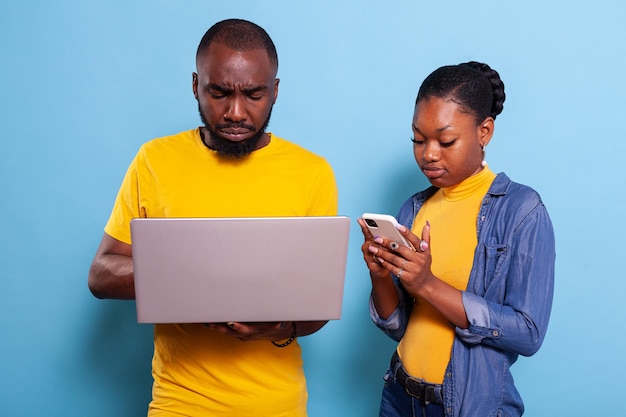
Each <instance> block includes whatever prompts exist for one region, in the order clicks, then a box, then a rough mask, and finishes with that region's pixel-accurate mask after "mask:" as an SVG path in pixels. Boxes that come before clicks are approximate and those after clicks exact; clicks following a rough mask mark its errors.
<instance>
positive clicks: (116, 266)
mask: <svg viewBox="0 0 626 417" xmlns="http://www.w3.org/2000/svg"><path fill="white" fill-rule="evenodd" d="M88 283H89V289H90V290H91V293H92V294H93V295H94V296H96V297H97V298H117V299H123V300H133V299H135V282H134V277H133V258H132V251H131V245H129V244H128V243H124V242H121V241H119V240H117V239H115V238H113V237H111V236H109V235H108V234H106V233H105V234H104V236H103V237H102V241H101V242H100V247H99V248H98V250H97V252H96V256H95V257H94V260H93V262H92V264H91V268H90V269H89V278H88Z"/></svg>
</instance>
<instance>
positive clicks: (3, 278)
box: [0, 0, 626, 417]
mask: <svg viewBox="0 0 626 417" xmlns="http://www.w3.org/2000/svg"><path fill="white" fill-rule="evenodd" d="M228 17H241V18H246V19H250V20H253V21H255V22H257V23H259V24H260V25H261V26H263V27H265V29H266V30H267V31H268V32H269V34H270V35H271V36H272V37H273V39H274V41H275V43H276V45H277V48H278V53H279V59H280V69H279V77H280V78H281V83H280V94H279V99H278V102H277V104H276V106H275V108H274V113H273V119H272V123H271V125H270V130H271V131H273V132H275V133H277V134H279V135H280V136H282V137H285V138H287V139H290V140H293V141H295V142H298V143H300V144H302V145H304V146H305V147H308V148H309V149H311V150H313V151H315V152H318V153H320V154H322V155H324V156H326V157H327V158H328V160H329V161H330V162H331V164H332V165H333V166H334V168H335V173H336V176H337V181H338V185H339V190H340V212H341V214H346V215H349V216H351V217H352V218H353V219H356V218H357V217H358V215H360V214H361V213H362V212H364V211H378V212H389V213H392V214H395V212H396V210H397V209H398V207H399V205H400V204H401V202H402V201H403V200H404V199H405V198H406V197H408V196H409V195H410V194H412V193H413V192H414V191H417V190H418V189H422V188H424V187H425V186H426V182H425V180H424V178H423V177H422V175H421V173H420V172H419V171H418V170H417V168H416V165H415V162H414V160H413V157H412V146H411V143H410V141H409V138H410V135H411V130H410V123H411V116H412V112H413V102H414V99H415V95H416V92H417V89H418V87H419V84H420V82H421V81H422V79H423V78H424V77H425V76H426V75H427V74H428V73H430V72H431V71H432V70H433V69H435V68H436V67H439V66H441V65H446V64H454V63H460V62H464V61H468V60H479V61H484V62H487V63H489V64H490V65H492V66H493V67H494V68H495V69H497V70H498V71H499V72H500V74H501V76H502V78H503V80H504V82H505V84H506V89H507V101H506V103H505V109H504V112H503V113H502V115H501V116H500V117H498V120H497V122H496V133H495V136H494V139H493V140H492V142H491V144H490V146H489V148H488V152H487V160H488V161H489V163H490V166H491V167H492V169H494V170H495V171H497V172H499V171H506V172H507V174H509V176H510V177H511V178H513V179H514V180H517V181H518V182H522V183H526V184H528V185H531V186H533V187H534V188H535V189H537V190H538V191H539V192H540V193H541V195H542V196H543V198H544V201H545V203H546V205H547V207H548V209H549V212H550V214H551V216H552V218H553V221H554V225H555V229H556V233H557V252H558V260H557V287H556V295H555V302H554V310H553V316H552V321H551V324H550V328H549V331H548V336H547V338H546V341H545V344H544V346H543V348H542V350H540V351H539V353H538V354H537V355H535V356H534V357H532V358H530V359H527V358H521V359H520V360H519V361H518V363H517V364H516V365H515V366H514V368H513V371H514V375H515V377H516V381H517V384H518V387H519V389H520V391H521V393H522V396H523V397H524V399H525V401H526V405H527V415H529V416H555V415H558V416H589V415H614V414H615V412H618V411H616V410H620V409H623V407H622V399H621V393H622V389H621V388H622V385H623V382H622V376H623V375H624V373H626V366H625V364H626V360H625V359H624V354H623V353H622V352H623V349H624V342H625V340H624V339H625V337H624V330H623V329H624V322H625V321H626V313H625V311H626V309H624V301H623V299H624V292H625V290H626V283H625V281H624V271H623V270H624V262H623V259H624V255H623V236H624V235H626V227H625V224H624V213H625V212H626V198H625V194H624V192H623V182H624V179H625V178H626V176H625V175H624V171H623V167H624V164H625V161H626V158H625V156H626V141H625V140H624V138H623V136H624V129H623V126H622V120H623V112H624V104H623V98H624V96H626V81H625V80H626V77H624V66H625V64H626V53H625V47H624V39H626V26H625V25H624V20H625V18H626V6H624V3H623V2H620V1H617V0H615V1H607V0H605V1H602V0H600V1H596V2H587V1H577V0H570V1H553V2H544V1H538V0H529V1H526V2H510V3H509V2H507V3H505V2H496V1H493V2H490V1H481V0H477V1H473V2H467V1H460V0H459V1H456V0H453V1H448V2H434V1H433V2H422V1H395V2H381V1H358V2H357V1H343V2H338V1H315V2H292V1H238V0H237V1H235V0H229V1H224V2H217V1H214V2H209V1H198V0H196V1H191V0H190V1H184V2H179V1H165V0H162V1H127V0H126V1H121V0H116V1H113V0H108V1H56V2H47V1H32V0H31V1H28V0H25V1H19V2H18V1H14V0H13V1H9V0H7V1H3V2H2V3H0V39H1V42H0V120H1V123H0V134H1V138H0V144H1V151H0V199H1V200H0V236H1V237H0V328H1V329H2V334H3V336H2V342H1V343H0V415H2V416H38V415H50V416H61V415H63V416H90V417H98V416H121V417H124V416H128V417H131V416H132V417H134V416H139V415H142V414H144V413H145V410H146V405H147V402H148V401H149V398H150V389H151V386H150V384H151V377H150V361H151V354H152V340H151V338H152V329H151V327H150V326H148V325H138V324H136V317H135V310H134V308H135V306H134V303H133V302H122V301H99V300H96V299H95V298H93V297H92V296H91V294H90V293H89V291H88V289H87V283H86V280H87V271H88V268H89V265H90V262H91V260H92V257H93V255H94V252H95V250H96V247H97V244H98V243H99V241H100V238H101V235H102V228H103V226H104V223H105V221H106V219H107V217H108V215H109V212H110V210H111V207H112V204H113V200H114V197H115V194H116V192H117V189H118V186H119V184H120V182H121V180H122V177H123V174H124V172H125V170H126V167H127V165H128V163H129V162H130V160H131V158H132V157H133V155H134V153H135V152H136V150H137V149H138V147H139V145H140V144H141V143H143V142H145V141H147V140H149V139H151V138H153V137H156V136H162V135H166V134H171V133H175V132H178V131H181V130H185V129H189V128H192V127H195V126H197V125H198V124H199V117H198V115H197V108H196V102H195V100H194V98H193V95H192V91H191V73H192V71H194V68H195V65H194V64H195V62H194V55H195V49H196V46H197V43H198V42H199V40H200V38H201V36H202V35H203V34H204V32H205V31H206V29H207V28H208V27H209V26H210V25H212V24H213V23H214V22H216V21H217V20H221V19H223V18H228ZM352 232H353V234H352V238H351V245H350V252H349V264H348V271H347V277H346V291H345V305H344V310H343V318H342V320H340V321H334V322H331V323H330V324H329V325H328V326H326V327H325V328H324V329H323V330H322V331H321V332H319V333H317V334H316V335H313V336H311V337H308V338H303V339H301V342H302V344H303V345H304V348H305V362H306V372H307V375H308V381H309V392H310V402H309V410H310V416H311V417H328V416H331V417H333V416H342V417H352V416H354V417H363V416H374V415H376V410H377V407H378V399H379V392H380V389H381V382H382V380H381V377H382V374H383V372H384V370H385V367H386V364H387V361H388V358H389V355H390V352H391V351H392V349H393V347H394V344H393V343H392V342H391V341H390V340H389V339H386V337H385V336H384V335H383V334H382V333H380V332H379V331H377V330H376V329H375V328H374V326H373V325H372V324H371V323H370V321H369V317H368V314H367V298H368V293H369V288H370V284H369V278H368V276H367V272H366V269H365V266H364V265H363V263H362V261H361V256H360V251H359V247H360V243H361V237H360V233H359V232H358V229H357V227H356V223H355V222H353V229H352Z"/></svg>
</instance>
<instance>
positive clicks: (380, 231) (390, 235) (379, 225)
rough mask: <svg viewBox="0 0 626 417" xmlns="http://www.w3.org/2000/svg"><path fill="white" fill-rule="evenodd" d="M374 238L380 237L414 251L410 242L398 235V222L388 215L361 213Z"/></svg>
mask: <svg viewBox="0 0 626 417" xmlns="http://www.w3.org/2000/svg"><path fill="white" fill-rule="evenodd" d="M361 218H363V220H364V221H365V224H366V225H367V228H368V229H369V230H370V232H372V235H373V236H374V237H382V238H385V239H389V240H391V241H392V242H397V243H398V244H400V245H404V246H406V247H407V248H411V249H413V250H414V248H413V245H411V242H409V241H408V240H406V238H405V237H404V236H402V235H401V234H400V231H398V228H397V226H398V225H399V224H398V221H397V220H396V218H395V217H393V216H391V215H389V214H376V213H363V215H362V216H361Z"/></svg>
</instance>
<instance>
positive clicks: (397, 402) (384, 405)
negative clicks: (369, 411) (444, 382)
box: [379, 361, 444, 417]
mask: <svg viewBox="0 0 626 417" xmlns="http://www.w3.org/2000/svg"><path fill="white" fill-rule="evenodd" d="M401 366H402V364H401V363H400V362H399V361H398V362H397V363H395V366H394V363H393V361H392V363H391V365H390V367H389V369H388V370H387V373H386V374H385V377H384V380H385V386H384V388H383V395H382V401H381V403H380V414H379V417H444V412H443V405H441V404H433V403H431V404H428V405H425V404H423V403H422V401H420V400H419V399H418V398H415V397H412V396H410V395H408V394H407V393H406V389H405V388H404V387H403V386H402V385H401V384H400V383H399V382H398V380H397V379H396V375H397V370H398V368H400V367H401ZM405 372H406V371H405ZM436 395H437V401H439V402H442V393H441V391H439V393H438V394H436Z"/></svg>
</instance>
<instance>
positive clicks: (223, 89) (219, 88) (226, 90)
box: [208, 83, 233, 94]
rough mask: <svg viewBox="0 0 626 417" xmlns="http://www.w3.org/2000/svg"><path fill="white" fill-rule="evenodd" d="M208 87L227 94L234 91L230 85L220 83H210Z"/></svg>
mask: <svg viewBox="0 0 626 417" xmlns="http://www.w3.org/2000/svg"><path fill="white" fill-rule="evenodd" d="M208 87H209V88H210V89H212V90H217V91H219V92H220V93H222V94H227V93H232V92H233V89H232V88H228V87H224V86H221V85H219V84H215V83H209V85H208Z"/></svg>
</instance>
